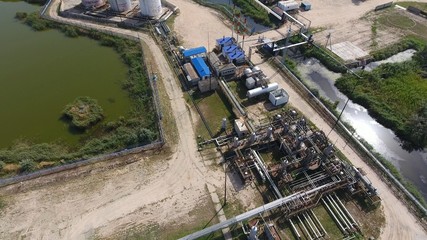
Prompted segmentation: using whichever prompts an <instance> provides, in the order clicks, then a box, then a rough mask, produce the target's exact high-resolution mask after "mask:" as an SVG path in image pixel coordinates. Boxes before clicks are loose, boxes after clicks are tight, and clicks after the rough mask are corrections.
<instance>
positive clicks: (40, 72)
mask: <svg viewBox="0 0 427 240" xmlns="http://www.w3.org/2000/svg"><path fill="white" fill-rule="evenodd" d="M39 9H40V7H39V6H34V5H30V4H28V3H25V2H1V1H0V30H1V35H0V36H1V37H0V148H4V147H8V146H10V145H12V143H13V142H14V141H15V140H17V139H30V140H32V141H34V142H54V141H58V140H60V141H63V142H65V143H67V144H70V145H75V144H77V143H78V140H79V139H80V138H81V137H84V135H85V134H84V133H73V132H72V131H70V130H69V127H68V125H67V124H66V123H64V122H63V121H61V120H60V117H61V112H62V110H63V109H64V107H65V105H66V104H68V103H70V102H72V101H73V100H74V99H75V98H76V97H78V96H89V97H91V98H94V99H97V100H98V103H99V105H100V106H101V107H102V108H103V109H104V114H105V116H106V118H105V119H104V121H111V120H115V119H117V118H118V117H119V116H124V115H126V113H127V112H128V110H129V108H130V99H129V98H128V96H127V93H126V92H125V91H123V90H122V89H121V87H120V82H121V81H122V80H124V79H125V78H126V72H127V68H126V65H124V64H123V63H122V62H121V60H120V57H119V55H118V54H117V53H116V52H115V51H114V50H113V49H112V48H108V47H102V46H100V45H99V44H98V43H97V42H96V41H94V40H90V39H88V38H85V37H79V38H68V37H66V36H64V35H63V34H62V33H61V32H59V31H56V30H49V31H44V32H35V31H33V30H32V29H31V28H30V27H28V26H26V25H24V24H22V23H20V22H19V21H18V20H15V19H14V16H15V13H16V12H18V11H23V12H33V11H38V10H39Z"/></svg>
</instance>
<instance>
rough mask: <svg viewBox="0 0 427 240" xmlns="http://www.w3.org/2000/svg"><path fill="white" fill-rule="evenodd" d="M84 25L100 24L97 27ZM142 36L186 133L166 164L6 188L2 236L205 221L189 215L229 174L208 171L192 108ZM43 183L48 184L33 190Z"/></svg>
mask: <svg viewBox="0 0 427 240" xmlns="http://www.w3.org/2000/svg"><path fill="white" fill-rule="evenodd" d="M58 3H59V1H55V0H54V3H53V5H52V7H51V8H50V9H51V10H52V9H57V5H58ZM49 14H50V15H51V16H52V17H53V18H56V19H59V20H61V21H67V22H69V23H72V24H79V25H81V24H83V22H80V21H77V20H72V19H62V18H60V17H58V16H57V15H56V13H55V11H50V13H49ZM84 25H85V26H86V27H92V28H99V27H100V26H98V25H95V24H91V23H84ZM101 28H102V29H104V30H110V31H120V32H121V33H125V34H129V35H135V34H136V33H135V32H132V31H128V30H121V29H114V28H110V27H101ZM139 37H140V38H141V40H142V41H144V42H145V43H146V44H147V45H148V46H149V48H150V51H151V53H152V54H153V55H154V56H156V58H155V59H154V61H155V64H156V67H157V69H158V71H159V72H160V73H161V76H160V79H162V81H163V84H164V85H165V86H166V89H167V95H168V96H169V99H170V102H171V108H172V111H173V116H174V117H175V120H176V124H177V129H178V134H179V143H178V146H176V147H175V150H173V151H175V152H174V154H173V155H172V156H170V157H168V158H167V159H164V158H162V157H159V156H158V157H156V156H154V157H153V158H154V159H148V158H147V157H143V156H144V155H142V156H136V157H138V158H140V159H139V161H137V162H135V163H132V164H129V165H126V166H124V167H119V168H117V169H112V170H105V171H101V172H94V173H93V174H92V173H90V174H87V175H86V176H79V177H78V178H69V179H68V178H67V180H64V181H56V180H55V178H56V177H58V176H57V175H53V176H47V177H44V178H40V179H35V180H32V181H28V182H24V183H23V185H22V186H21V187H20V188H21V190H20V191H18V192H17V193H16V192H15V190H14V189H16V186H11V187H6V188H2V189H0V195H2V196H5V198H6V201H7V203H8V204H7V207H6V208H5V209H4V210H3V211H2V213H1V215H0V239H22V238H26V239H87V238H93V237H94V236H99V237H102V238H103V237H109V236H112V235H113V236H114V234H116V233H117V232H123V231H124V230H126V229H128V228H131V227H135V226H142V225H147V224H151V223H156V224H159V225H162V224H166V223H168V224H169V223H172V222H175V223H179V222H191V221H195V224H200V223H199V222H197V219H193V218H194V216H193V217H192V216H190V215H189V212H190V211H191V210H193V209H194V208H197V207H198V206H204V205H205V202H207V200H208V198H209V197H210V196H209V195H208V193H207V191H206V184H207V183H209V184H211V185H213V187H215V188H217V187H220V186H222V185H223V180H220V179H221V177H222V176H223V173H221V171H219V172H218V171H213V170H212V169H209V171H208V170H207V169H206V167H205V166H204V164H203V162H202V160H201V158H200V156H199V153H198V152H197V144H196V141H195V137H194V133H193V129H192V124H191V119H190V116H189V111H188V108H187V106H186V103H185V101H184V99H183V93H182V92H181V88H180V86H179V85H178V83H177V81H176V80H175V77H174V76H173V73H172V70H171V69H170V68H169V65H168V64H167V62H166V60H165V58H164V57H163V55H162V52H161V50H160V49H159V47H158V46H157V45H156V44H155V42H154V41H153V39H151V37H149V36H147V35H145V34H142V33H140V34H139ZM150 158H151V157H150ZM88 171H93V169H91V170H88ZM67 174H71V173H67ZM59 175H60V174H59ZM37 182H40V184H41V185H42V186H38V187H35V188H34V187H33V186H34V185H37ZM42 182H50V183H49V184H46V185H45V184H42ZM27 184H28V186H27ZM40 184H39V185H40Z"/></svg>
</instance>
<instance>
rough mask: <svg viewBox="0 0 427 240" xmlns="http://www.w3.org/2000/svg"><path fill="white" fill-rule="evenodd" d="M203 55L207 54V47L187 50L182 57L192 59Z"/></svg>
mask: <svg viewBox="0 0 427 240" xmlns="http://www.w3.org/2000/svg"><path fill="white" fill-rule="evenodd" d="M201 53H206V48H205V47H197V48H191V49H187V50H185V51H184V52H182V55H184V57H190V56H194V55H197V54H201Z"/></svg>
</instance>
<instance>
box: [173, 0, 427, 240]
mask: <svg viewBox="0 0 427 240" xmlns="http://www.w3.org/2000/svg"><path fill="white" fill-rule="evenodd" d="M171 2H173V3H174V4H176V5H177V6H178V7H179V8H180V9H181V14H180V15H179V16H178V17H177V18H176V21H175V31H176V32H177V33H178V34H179V35H180V36H182V37H183V39H184V40H185V42H184V44H185V46H189V47H196V46H202V45H204V46H206V42H207V39H208V38H207V36H209V44H210V48H213V46H214V44H215V42H214V41H215V38H219V37H221V36H223V35H225V36H229V35H231V34H230V32H231V30H229V29H228V28H226V25H225V24H224V23H223V21H222V20H221V18H220V17H218V15H217V14H216V13H215V12H213V11H212V10H211V9H208V8H205V7H200V6H198V4H195V3H193V2H191V1H190V0H171ZM311 2H312V3H313V4H314V7H315V8H317V6H318V5H319V6H320V5H323V6H324V8H325V10H324V11H320V9H319V11H312V12H307V13H306V14H307V17H309V18H313V19H315V20H316V21H314V20H313V19H311V20H312V21H313V23H312V25H313V26H324V25H329V24H334V23H335V22H336V21H337V19H339V22H340V23H342V22H346V21H350V22H351V21H354V20H355V19H358V18H360V17H361V16H363V14H365V13H366V12H367V11H369V10H371V9H373V8H374V6H376V5H378V4H382V3H384V2H383V1H380V0H372V1H371V0H370V1H366V2H356V3H357V4H353V3H352V2H351V1H342V2H336V1H332V0H327V1H326V2H324V0H322V2H321V3H320V1H319V0H315V1H311ZM317 2H318V4H316V3H317ZM331 6H337V8H338V10H337V9H336V8H332V7H331ZM195 9H197V11H195ZM341 9H347V10H348V11H345V12H344V11H341ZM194 19H198V21H194ZM192 29H197V31H193V30H192ZM275 32H276V34H275ZM263 35H267V36H271V35H276V36H277V31H275V30H273V31H271V32H270V33H264V34H263ZM252 38H257V36H253V37H252ZM252 61H253V62H254V64H259V63H262V62H264V60H262V59H261V58H260V56H259V55H257V54H254V55H253V58H252ZM260 67H261V69H262V70H263V71H264V72H265V73H266V74H267V76H273V75H274V73H275V72H276V70H274V69H273V68H272V67H270V66H269V65H268V64H267V63H262V64H261V65H260ZM271 81H272V82H277V83H279V85H280V86H281V87H282V88H284V89H286V91H288V93H289V96H290V103H291V104H292V105H293V106H294V107H296V108H298V109H299V110H300V111H301V112H302V113H303V114H304V115H305V116H306V117H308V118H309V119H310V120H311V121H312V122H314V123H315V124H316V126H317V127H319V128H320V129H321V130H323V131H325V132H329V131H330V130H331V127H330V126H329V125H328V124H327V123H326V122H325V121H324V120H323V119H322V118H321V117H320V116H319V114H317V112H316V111H315V110H314V109H313V108H312V107H311V106H310V105H308V104H307V103H306V102H305V101H304V100H303V99H302V98H301V97H300V96H299V95H298V94H297V93H296V92H295V91H294V90H293V89H292V88H291V87H290V86H289V84H288V82H287V80H286V79H284V78H283V77H282V76H280V75H279V74H277V75H276V76H275V77H274V78H272V79H271ZM330 139H331V141H332V142H334V143H336V146H337V147H338V148H339V149H340V150H341V151H342V152H343V153H344V154H345V155H346V156H347V157H348V158H349V159H350V160H351V161H352V163H353V164H354V165H356V166H358V167H361V168H363V169H364V170H365V172H366V173H367V176H368V177H369V179H370V180H371V181H372V183H373V185H374V186H375V187H376V188H377V189H378V191H379V192H380V197H381V198H382V204H383V205H384V214H385V216H386V225H385V227H384V228H383V229H382V232H381V235H380V238H381V239H387V240H390V239H396V240H400V239H426V238H427V233H426V232H425V231H424V230H423V229H422V227H421V226H420V225H419V224H418V223H417V220H416V218H415V217H414V216H413V215H412V214H410V213H409V211H408V209H407V208H406V207H405V206H404V205H403V204H402V202H400V201H399V200H398V198H396V196H394V194H393V193H392V192H391V190H390V189H389V188H388V186H387V185H386V184H385V183H384V182H382V181H381V179H380V178H379V177H378V175H377V173H375V172H374V171H373V170H372V169H371V168H369V166H368V165H367V164H366V163H365V162H363V161H362V159H361V158H360V157H359V156H358V155H357V154H356V152H355V151H353V149H351V148H350V147H348V146H347V147H346V144H345V142H344V140H343V139H342V138H341V137H340V136H339V135H338V134H337V133H336V132H335V131H333V132H332V133H331V134H330Z"/></svg>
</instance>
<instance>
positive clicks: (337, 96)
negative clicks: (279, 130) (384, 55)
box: [298, 50, 427, 200]
mask: <svg viewBox="0 0 427 240" xmlns="http://www.w3.org/2000/svg"><path fill="white" fill-rule="evenodd" d="M412 54H413V50H412V52H411V50H410V51H408V52H405V53H403V55H400V56H398V59H399V60H398V61H401V60H402V59H405V58H406V59H407V58H410V57H411V56H412ZM390 61H394V62H396V56H393V57H392V58H391V59H388V62H390ZM378 65H379V64H378V63H372V64H371V65H370V66H369V68H370V69H371V68H372V67H375V66H378ZM298 70H299V71H300V72H301V76H302V78H303V80H304V81H306V83H307V84H309V85H310V86H312V87H314V88H317V89H318V90H319V93H320V94H321V95H322V96H324V97H326V98H328V99H330V100H331V101H339V105H338V111H341V110H342V109H343V107H344V104H345V102H346V101H347V99H348V98H347V97H346V96H345V95H344V94H342V93H341V92H340V91H339V90H338V89H337V88H336V87H335V86H334V82H335V80H336V79H337V78H339V77H340V74H337V73H333V72H331V71H329V70H328V69H326V68H325V67H324V66H323V65H321V64H320V63H319V61H318V60H316V59H313V58H310V59H306V60H303V61H301V62H300V63H299V64H298ZM342 119H343V120H344V121H347V122H349V123H350V124H351V125H352V126H353V127H354V128H355V129H356V134H357V135H358V136H360V137H361V138H363V139H365V140H366V141H367V142H368V143H369V144H371V145H372V146H373V147H374V150H375V151H377V152H378V153H380V154H381V155H383V156H384V157H385V158H386V159H388V160H389V161H391V163H393V165H395V166H396V167H397V168H398V169H399V171H400V173H401V174H402V175H403V176H404V177H405V178H406V179H408V180H409V181H410V182H412V183H413V184H414V185H415V186H416V187H417V189H418V190H419V191H420V192H421V193H422V195H423V196H424V199H426V200H427V149H424V151H412V152H408V151H407V150H405V149H403V148H402V146H401V143H400V140H399V139H398V138H397V137H396V135H395V134H394V133H393V131H391V130H390V129H388V128H385V127H383V126H382V125H380V124H379V123H377V122H376V121H375V119H373V118H372V117H371V116H369V114H368V111H367V109H366V108H364V107H362V106H360V105H358V104H355V103H353V102H352V101H349V103H348V104H347V107H346V108H345V110H344V113H343V115H342ZM331 140H332V141H334V139H331Z"/></svg>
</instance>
